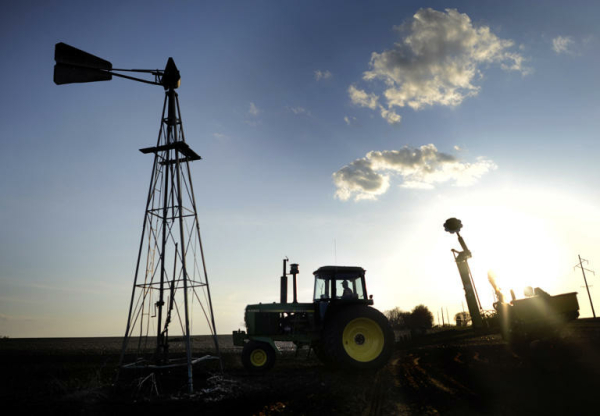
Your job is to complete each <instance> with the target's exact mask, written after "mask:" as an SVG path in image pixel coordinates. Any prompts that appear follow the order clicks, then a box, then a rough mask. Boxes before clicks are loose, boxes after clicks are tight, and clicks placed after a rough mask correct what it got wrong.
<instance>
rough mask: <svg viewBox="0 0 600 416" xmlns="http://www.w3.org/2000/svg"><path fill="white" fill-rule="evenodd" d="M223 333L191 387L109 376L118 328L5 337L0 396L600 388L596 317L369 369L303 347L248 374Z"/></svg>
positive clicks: (349, 400)
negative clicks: (89, 335) (524, 337)
mask: <svg viewBox="0 0 600 416" xmlns="http://www.w3.org/2000/svg"><path fill="white" fill-rule="evenodd" d="M220 338H222V339H223V344H224V345H225V346H224V348H223V350H224V351H223V354H222V359H223V360H222V361H223V364H224V368H225V372H224V373H223V374H221V373H220V371H219V366H218V365H217V362H212V363H205V364H203V363H200V364H198V365H197V366H196V367H195V370H194V371H195V373H194V383H195V385H194V390H195V392H194V393H193V394H188V393H186V392H185V377H184V375H183V374H177V373H176V372H174V373H172V374H169V375H166V376H163V377H161V378H158V377H153V376H152V374H142V375H140V374H138V375H132V376H131V377H126V378H127V380H124V381H122V383H120V385H119V387H115V386H113V385H112V384H113V381H114V374H115V367H116V364H117V362H118V353H116V351H118V342H117V341H116V340H114V339H113V340H112V341H110V342H109V339H104V341H103V342H102V341H101V340H103V339H87V340H83V339H79V340H77V341H75V340H73V339H71V340H61V341H60V342H59V341H57V340H54V341H50V340H13V339H9V340H0V369H1V371H2V377H1V380H0V383H1V384H0V389H1V390H0V392H1V393H0V399H1V400H2V402H3V403H4V404H5V406H6V405H7V404H16V405H18V406H19V407H21V408H22V409H24V410H28V411H40V412H42V411H43V412H44V413H45V414H48V413H50V414H58V413H60V414H75V413H76V414H107V413H114V412H116V411H119V410H121V411H136V412H140V411H143V412H146V413H150V414H155V413H159V412H160V413H163V412H172V411H194V412H199V413H202V414H204V415H221V414H235V415H261V414H262V415H331V414H340V415H435V414H443V415H465V414H467V415H479V414H490V415H505V414H506V415H514V414H589V413H590V409H592V408H594V407H596V405H597V403H598V400H597V395H598V394H599V393H598V392H599V391H600V390H599V388H600V331H598V323H597V322H591V321H581V322H577V323H575V324H573V325H571V326H570V327H569V328H568V329H567V330H566V331H565V332H564V333H563V334H562V337H561V338H560V339H555V340H552V341H534V342H532V343H530V344H527V345H522V346H518V347H509V346H507V345H506V343H504V342H503V341H502V340H501V339H500V337H499V336H497V335H489V336H480V337H463V338H460V339H454V340H453V341H449V340H446V341H444V342H439V341H438V342H436V343H434V344H430V345H420V346H419V345H415V344H413V345H412V346H398V347H397V349H396V352H395V354H394V357H393V359H392V360H391V361H390V363H389V364H388V365H387V366H386V367H384V368H383V369H381V370H379V371H377V372H375V373H367V374H365V373H360V374H359V373H351V372H350V373H349V372H342V371H334V370H331V369H328V368H326V367H324V366H323V365H322V364H321V363H320V362H319V361H318V360H317V359H316V358H315V357H314V356H309V357H307V356H306V355H307V350H301V351H300V354H299V355H298V356H296V355H295V354H294V353H293V352H285V353H284V354H282V355H281V356H279V357H278V361H277V363H276V365H275V367H274V368H273V369H272V370H271V371H270V372H269V373H267V374H264V375H253V374H248V373H247V372H246V371H245V370H244V369H243V367H242V365H241V359H240V354H239V351H238V350H236V349H234V348H233V347H230V346H227V345H226V344H227V341H228V340H229V337H227V336H223V337H220ZM220 344H221V343H220ZM101 345H103V346H101ZM182 380H183V382H182ZM157 393H158V394H157Z"/></svg>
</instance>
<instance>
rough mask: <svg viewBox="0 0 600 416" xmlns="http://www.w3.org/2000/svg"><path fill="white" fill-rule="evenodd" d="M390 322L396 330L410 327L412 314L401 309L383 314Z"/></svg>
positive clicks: (396, 308) (397, 308)
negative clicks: (409, 319) (409, 318)
mask: <svg viewBox="0 0 600 416" xmlns="http://www.w3.org/2000/svg"><path fill="white" fill-rule="evenodd" d="M383 314H384V315H385V316H386V317H387V318H388V321H390V325H392V328H394V329H403V328H406V327H407V326H408V317H409V316H410V312H404V311H403V310H402V309H400V308H399V307H397V306H396V307H395V308H394V309H390V310H389V311H385V312H384V313H383Z"/></svg>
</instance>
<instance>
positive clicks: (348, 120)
mask: <svg viewBox="0 0 600 416" xmlns="http://www.w3.org/2000/svg"><path fill="white" fill-rule="evenodd" d="M344 121H345V122H346V124H347V125H349V126H352V125H354V124H356V121H357V120H356V117H348V116H344Z"/></svg>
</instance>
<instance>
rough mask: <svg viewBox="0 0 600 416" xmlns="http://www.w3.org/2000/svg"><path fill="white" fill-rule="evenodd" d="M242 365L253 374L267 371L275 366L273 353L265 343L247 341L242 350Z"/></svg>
mask: <svg viewBox="0 0 600 416" xmlns="http://www.w3.org/2000/svg"><path fill="white" fill-rule="evenodd" d="M242 364H244V367H245V368H246V370H248V371H251V372H253V373H261V372H264V371H267V370H269V369H270V368H271V367H273V365H274V364H275V351H274V350H273V347H271V346H270V345H269V344H267V343H266V342H260V341H248V342H247V343H246V345H244V349H243V350H242Z"/></svg>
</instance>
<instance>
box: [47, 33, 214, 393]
mask: <svg viewBox="0 0 600 416" xmlns="http://www.w3.org/2000/svg"><path fill="white" fill-rule="evenodd" d="M55 61H56V65H55V66H54V82H55V83H56V84H57V85H62V84H71V83H85V82H96V81H108V80H111V79H112V77H113V76H117V77H121V78H126V79H130V80H134V81H139V82H143V83H146V84H151V85H158V86H162V87H163V88H164V91H165V99H164V104H163V110H162V117H161V125H160V131H159V134H158V140H157V142H156V146H153V147H147V148H144V149H140V151H141V152H142V153H144V154H153V155H154V164H153V167H152V174H151V176H150V188H149V191H148V198H147V202H146V209H145V215H144V223H143V226H142V236H141V241H140V246H139V251H138V258H137V263H136V269H135V276H134V281H133V289H132V292H131V302H130V305H129V314H128V317H127V326H126V329H125V336H124V338H123V346H122V350H121V357H120V360H119V373H121V372H122V371H123V370H129V369H138V370H140V369H141V370H144V369H145V370H149V371H161V370H163V369H172V368H175V367H183V368H187V386H188V390H189V391H190V392H193V365H194V364H196V363H198V362H200V361H204V360H210V359H216V360H219V362H220V364H221V370H222V363H221V361H220V352H219V344H218V339H217V331H216V326H215V318H214V313H213V305H212V300H211V296H210V288H209V283H208V274H207V271H206V264H205V259H204V250H203V247H202V240H201V238H200V225H199V222H198V214H197V208H196V207H197V205H196V197H195V195H194V190H193V186H192V176H191V173H190V162H193V161H195V160H200V159H201V157H200V156H199V155H198V154H197V153H196V152H194V151H193V150H192V149H191V148H190V147H189V145H188V144H187V143H186V141H185V136H184V132H183V124H182V120H181V112H180V108H179V99H178V95H177V93H176V92H175V89H177V88H178V87H179V84H180V79H181V77H180V74H179V70H178V69H177V66H176V65H175V62H174V61H173V59H172V58H169V59H168V61H167V64H166V66H165V69H164V70H159V69H156V70H150V69H114V68H113V67H112V64H111V63H110V62H109V61H106V60H104V59H101V58H98V57H96V56H94V55H91V54H89V53H87V52H84V51H81V50H79V49H76V48H74V47H72V46H69V45H66V44H64V43H58V44H56V47H55ZM123 73H142V74H147V75H149V76H151V77H153V79H151V80H148V79H144V78H138V77H137V76H136V77H134V76H132V75H126V74H123ZM194 301H195V302H196V303H197V304H199V308H196V310H193V305H194V304H195V302H194ZM194 312H195V313H194ZM196 315H199V316H201V317H203V318H204V320H205V321H206V323H207V326H208V330H209V332H210V334H211V335H212V340H213V342H214V346H215V350H216V356H212V355H204V356H202V357H199V356H196V357H195V356H194V354H193V352H192V350H193V345H192V341H193V338H192V336H191V332H192V325H193V324H194V323H195V321H196V320H195V316H196ZM170 334H171V335H177V336H178V339H180V340H183V344H184V345H183V346H181V342H176V340H173V338H174V336H171V337H170ZM178 346H179V347H180V348H179V350H178V348H177V347H178Z"/></svg>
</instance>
